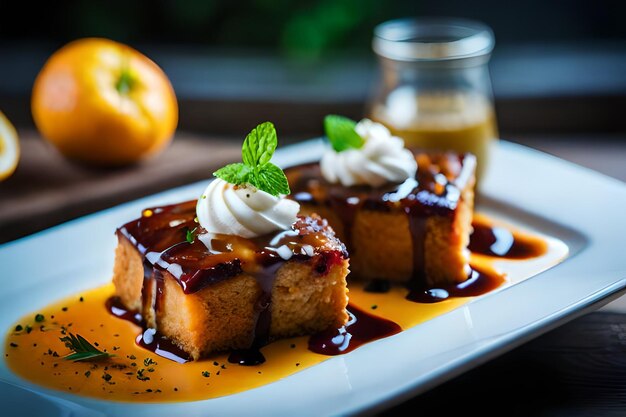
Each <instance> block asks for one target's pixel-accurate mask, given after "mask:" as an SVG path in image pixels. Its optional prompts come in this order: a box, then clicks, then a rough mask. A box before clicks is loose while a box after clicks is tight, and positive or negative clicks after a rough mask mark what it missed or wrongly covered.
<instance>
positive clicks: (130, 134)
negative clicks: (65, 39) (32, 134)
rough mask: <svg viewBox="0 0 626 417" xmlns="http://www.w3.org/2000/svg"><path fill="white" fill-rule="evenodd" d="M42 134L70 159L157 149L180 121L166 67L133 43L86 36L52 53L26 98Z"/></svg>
mask: <svg viewBox="0 0 626 417" xmlns="http://www.w3.org/2000/svg"><path fill="white" fill-rule="evenodd" d="M31 107H32V113H33V118H34V120H35V124H36V125H37V128H38V129H39V131H40V132H41V134H42V135H43V136H44V137H45V138H46V139H47V140H48V141H49V142H50V143H52V144H53V145H54V146H56V147H57V148H58V149H59V151H61V153H63V154H64V155H65V156H67V157H68V158H71V159H75V160H78V161H81V162H86V163H90V164H95V165H104V166H113V165H124V164H129V163H132V162H135V161H137V160H139V159H141V158H144V157H146V156H149V155H152V154H154V153H156V152H158V151H160V150H161V149H163V148H164V147H165V146H166V145H167V144H168V143H169V141H170V140H171V138H172V135H173V134H174V131H175V129H176V125H177V123H178V104H177V102H176V96H175V94H174V89H173V88H172V85H171V84H170V82H169V80H168V78H167V76H166V75H165V73H164V72H163V71H162V70H161V68H159V67H158V66H157V65H156V64H155V63H154V62H152V61H151V60H150V59H149V58H147V57H146V56H145V55H143V54H141V53H140V52H138V51H136V50H135V49H133V48H131V47H129V46H126V45H123V44H121V43H118V42H114V41H111V40H108V39H97V38H86V39H80V40H77V41H74V42H71V43H69V44H67V45H65V46H64V47H62V48H61V49H59V50H58V51H56V52H55V53H54V54H53V55H52V56H51V57H50V58H49V59H48V61H47V62H46V63H45V65H44V67H43V68H42V70H41V72H40V73H39V75H38V76H37V79H36V80H35V84H34V86H33V95H32V101H31Z"/></svg>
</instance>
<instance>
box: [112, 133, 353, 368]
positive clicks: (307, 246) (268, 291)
mask: <svg viewBox="0 0 626 417" xmlns="http://www.w3.org/2000/svg"><path fill="white" fill-rule="evenodd" d="M276 144H277V139H276V131H275V129H274V126H273V125H272V124H271V123H269V122H268V123H263V124H261V125H259V126H257V128H255V129H254V130H253V131H252V132H251V133H250V134H249V135H248V136H247V137H246V140H245V142H244V144H243V148H242V162H241V163H236V164H231V165H228V166H226V167H224V168H221V169H220V170H218V171H216V172H215V173H214V175H215V176H216V177H217V179H215V180H214V181H212V182H211V183H210V184H209V186H208V187H207V188H206V190H205V191H204V193H202V195H201V196H199V198H198V200H197V201H189V202H185V203H180V204H175V205H170V206H164V207H156V208H150V209H146V210H144V211H143V213H142V216H141V217H140V218H138V219H136V220H133V221H131V222H129V223H127V224H125V225H123V226H122V227H120V228H119V229H118V231H117V235H118V240H119V244H118V247H117V252H116V260H115V267H114V276H113V283H114V284H115V292H116V296H117V297H119V301H120V302H121V303H122V305H123V306H124V307H125V308H126V309H128V310H129V311H135V312H137V313H140V314H141V317H142V318H143V321H144V324H145V327H146V329H147V330H146V332H148V333H150V334H149V336H150V338H152V336H153V335H154V334H155V332H158V333H159V334H160V335H161V336H162V337H165V338H167V339H169V341H171V342H173V343H174V344H175V345H176V346H178V347H179V348H181V349H183V350H184V351H186V352H187V353H188V354H189V355H191V357H193V358H194V359H198V358H201V357H205V356H207V355H209V354H211V353H213V352H216V351H225V350H237V349H243V350H247V351H249V352H254V351H255V350H256V349H258V348H259V347H261V346H263V345H264V344H266V343H268V342H269V341H271V340H274V339H278V338H283V337H290V336H297V335H305V334H313V333H317V332H322V331H325V330H327V329H329V328H339V327H341V326H343V325H344V324H345V323H346V321H347V320H348V314H347V312H346V306H347V302H348V298H347V288H346V279H345V278H346V275H347V274H348V254H347V252H346V249H345V246H344V245H343V244H342V243H341V242H340V241H339V240H338V239H337V238H336V237H335V234H334V232H333V230H332V228H331V227H329V225H328V224H327V222H326V220H324V219H322V218H321V217H319V216H317V215H310V216H299V215H298V212H299V209H300V206H299V204H298V203H297V202H295V201H292V200H288V199H286V198H285V196H286V195H287V194H289V192H290V190H289V186H288V183H287V179H286V177H285V175H284V173H283V172H282V170H281V169H280V168H278V167H277V166H276V165H274V164H272V163H271V162H270V159H271V157H272V155H273V153H274V150H275V148H276ZM145 335H146V333H144V337H145ZM252 357H253V359H252V362H253V363H258V362H259V361H262V360H263V359H262V356H260V353H258V352H256V353H253V354H252ZM259 357H260V359H259ZM241 361H242V362H245V361H246V359H245V358H244V359H242V360H241Z"/></svg>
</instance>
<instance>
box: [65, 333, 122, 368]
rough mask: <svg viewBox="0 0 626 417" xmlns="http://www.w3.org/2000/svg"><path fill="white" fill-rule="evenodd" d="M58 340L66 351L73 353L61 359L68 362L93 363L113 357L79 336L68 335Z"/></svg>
mask: <svg viewBox="0 0 626 417" xmlns="http://www.w3.org/2000/svg"><path fill="white" fill-rule="evenodd" d="M60 340H61V342H64V343H65V346H66V347H67V348H68V349H70V350H72V351H74V353H72V354H70V355H67V356H65V357H64V358H63V359H66V360H68V361H74V362H79V361H93V360H101V359H106V358H110V357H113V356H115V355H111V354H110V353H106V352H102V351H101V350H99V349H97V348H96V347H95V346H93V345H92V344H91V343H89V342H88V341H87V340H86V339H85V338H84V337H82V336H81V335H79V334H77V335H74V334H72V333H70V334H69V336H65V337H61V338H60Z"/></svg>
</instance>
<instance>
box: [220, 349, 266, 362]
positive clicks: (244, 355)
mask: <svg viewBox="0 0 626 417" xmlns="http://www.w3.org/2000/svg"><path fill="white" fill-rule="evenodd" d="M228 362H230V363H236V364H238V365H243V366H255V365H261V364H262V363H264V362H265V356H263V354H262V353H261V350H260V349H259V348H257V347H251V348H250V349H238V350H233V351H232V352H230V355H228Z"/></svg>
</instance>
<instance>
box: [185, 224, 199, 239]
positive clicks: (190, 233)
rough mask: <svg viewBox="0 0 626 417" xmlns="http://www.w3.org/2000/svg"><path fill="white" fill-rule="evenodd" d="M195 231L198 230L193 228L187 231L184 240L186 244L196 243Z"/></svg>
mask: <svg viewBox="0 0 626 417" xmlns="http://www.w3.org/2000/svg"><path fill="white" fill-rule="evenodd" d="M197 230H198V228H197V227H194V228H193V229H187V233H186V234H185V239H186V240H187V242H188V243H193V242H195V241H196V231H197Z"/></svg>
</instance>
